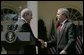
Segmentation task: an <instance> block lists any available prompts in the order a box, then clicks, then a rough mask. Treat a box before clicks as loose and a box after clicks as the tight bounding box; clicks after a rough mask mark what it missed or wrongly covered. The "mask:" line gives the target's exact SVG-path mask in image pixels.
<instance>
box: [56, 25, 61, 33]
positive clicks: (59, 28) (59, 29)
mask: <svg viewBox="0 0 84 55" xmlns="http://www.w3.org/2000/svg"><path fill="white" fill-rule="evenodd" d="M61 26H62V24H60V25H59V26H58V28H57V30H58V31H59V32H60V31H61Z"/></svg>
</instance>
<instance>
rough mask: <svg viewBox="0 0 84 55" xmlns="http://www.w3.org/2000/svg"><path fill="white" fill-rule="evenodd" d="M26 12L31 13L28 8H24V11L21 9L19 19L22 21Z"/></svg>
mask: <svg viewBox="0 0 84 55" xmlns="http://www.w3.org/2000/svg"><path fill="white" fill-rule="evenodd" d="M28 11H30V12H32V11H31V10H29V9H28V8H25V9H23V10H22V11H21V18H22V19H23V15H24V14H25V12H28Z"/></svg>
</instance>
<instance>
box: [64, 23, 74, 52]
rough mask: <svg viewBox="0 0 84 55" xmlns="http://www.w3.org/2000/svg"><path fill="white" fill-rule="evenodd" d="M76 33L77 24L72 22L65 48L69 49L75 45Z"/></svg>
mask: <svg viewBox="0 0 84 55" xmlns="http://www.w3.org/2000/svg"><path fill="white" fill-rule="evenodd" d="M75 35H76V26H75V25H74V24H70V25H69V27H68V43H67V45H66V46H65V48H64V50H65V51H67V50H69V49H70V48H71V46H73V44H74V42H75Z"/></svg>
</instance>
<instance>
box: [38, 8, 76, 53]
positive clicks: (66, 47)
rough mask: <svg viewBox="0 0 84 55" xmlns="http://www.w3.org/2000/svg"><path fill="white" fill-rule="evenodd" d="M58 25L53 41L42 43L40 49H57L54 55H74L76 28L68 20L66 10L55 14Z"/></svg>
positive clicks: (63, 9) (60, 10) (62, 9)
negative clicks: (53, 47) (54, 47)
mask: <svg viewBox="0 0 84 55" xmlns="http://www.w3.org/2000/svg"><path fill="white" fill-rule="evenodd" d="M56 17H57V20H58V22H59V23H60V25H59V26H58V27H57V29H56V34H55V39H53V40H50V41H47V42H44V40H42V39H39V41H40V42H41V43H42V47H52V46H56V47H57V53H56V54H75V38H76V27H75V25H74V24H73V23H72V22H71V21H70V20H69V11H68V10H67V9H66V8H60V9H58V11H57V14H56Z"/></svg>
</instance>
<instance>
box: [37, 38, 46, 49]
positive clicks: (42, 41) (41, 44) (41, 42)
mask: <svg viewBox="0 0 84 55" xmlns="http://www.w3.org/2000/svg"><path fill="white" fill-rule="evenodd" d="M38 41H39V42H40V46H41V48H44V47H47V43H46V42H44V40H42V39H38Z"/></svg>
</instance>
